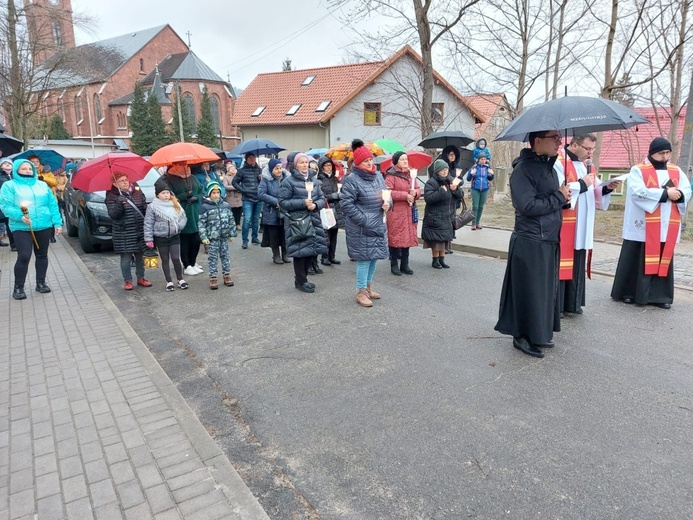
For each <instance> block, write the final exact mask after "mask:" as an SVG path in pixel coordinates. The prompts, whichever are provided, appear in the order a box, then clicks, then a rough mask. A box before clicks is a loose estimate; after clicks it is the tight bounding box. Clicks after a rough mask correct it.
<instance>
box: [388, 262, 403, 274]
mask: <svg viewBox="0 0 693 520" xmlns="http://www.w3.org/2000/svg"><path fill="white" fill-rule="evenodd" d="M390 272H391V273H392V274H394V275H395V276H402V272H401V271H400V270H399V266H398V265H397V261H395V263H394V264H390Z"/></svg>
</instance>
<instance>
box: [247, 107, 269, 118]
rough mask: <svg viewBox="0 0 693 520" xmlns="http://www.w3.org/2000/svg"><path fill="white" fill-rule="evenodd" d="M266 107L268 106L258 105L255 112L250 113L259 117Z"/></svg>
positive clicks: (251, 115)
mask: <svg viewBox="0 0 693 520" xmlns="http://www.w3.org/2000/svg"><path fill="white" fill-rule="evenodd" d="M265 108H267V107H257V108H256V109H255V112H253V113H252V114H250V117H258V116H259V115H260V114H262V112H263V111H264V110H265Z"/></svg>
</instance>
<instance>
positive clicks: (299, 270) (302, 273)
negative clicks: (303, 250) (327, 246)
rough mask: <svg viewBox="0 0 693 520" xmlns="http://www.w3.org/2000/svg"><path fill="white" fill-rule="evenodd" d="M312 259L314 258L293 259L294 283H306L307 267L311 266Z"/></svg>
mask: <svg viewBox="0 0 693 520" xmlns="http://www.w3.org/2000/svg"><path fill="white" fill-rule="evenodd" d="M314 258H315V257H314V256H303V257H301V258H294V278H295V280H296V283H306V282H307V281H308V267H310V266H311V264H312V263H313V259H314Z"/></svg>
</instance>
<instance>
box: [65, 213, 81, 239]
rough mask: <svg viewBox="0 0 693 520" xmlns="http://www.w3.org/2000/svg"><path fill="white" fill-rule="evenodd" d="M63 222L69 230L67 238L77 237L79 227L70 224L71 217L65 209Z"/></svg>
mask: <svg viewBox="0 0 693 520" xmlns="http://www.w3.org/2000/svg"><path fill="white" fill-rule="evenodd" d="M63 221H64V222H65V227H66V228H67V236H69V237H72V238H74V237H76V236H77V233H78V229H77V226H75V225H74V224H73V223H72V222H70V217H68V216H67V210H66V209H65V208H63Z"/></svg>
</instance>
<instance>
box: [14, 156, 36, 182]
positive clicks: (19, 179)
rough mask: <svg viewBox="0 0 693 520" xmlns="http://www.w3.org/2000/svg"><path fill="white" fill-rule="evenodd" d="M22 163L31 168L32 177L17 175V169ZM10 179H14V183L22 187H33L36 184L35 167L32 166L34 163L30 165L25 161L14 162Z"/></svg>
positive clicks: (29, 162)
mask: <svg viewBox="0 0 693 520" xmlns="http://www.w3.org/2000/svg"><path fill="white" fill-rule="evenodd" d="M24 163H28V164H29V165H30V166H31V171H32V172H33V173H34V175H33V176H32V177H24V176H23V175H19V174H18V173H17V170H19V167H20V166H21V165H22V164H24ZM12 179H14V182H15V183H17V184H22V185H24V186H33V185H34V184H36V183H37V182H38V172H37V171H36V166H34V163H32V162H31V161H27V160H22V161H15V163H14V164H13V165H12Z"/></svg>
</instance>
